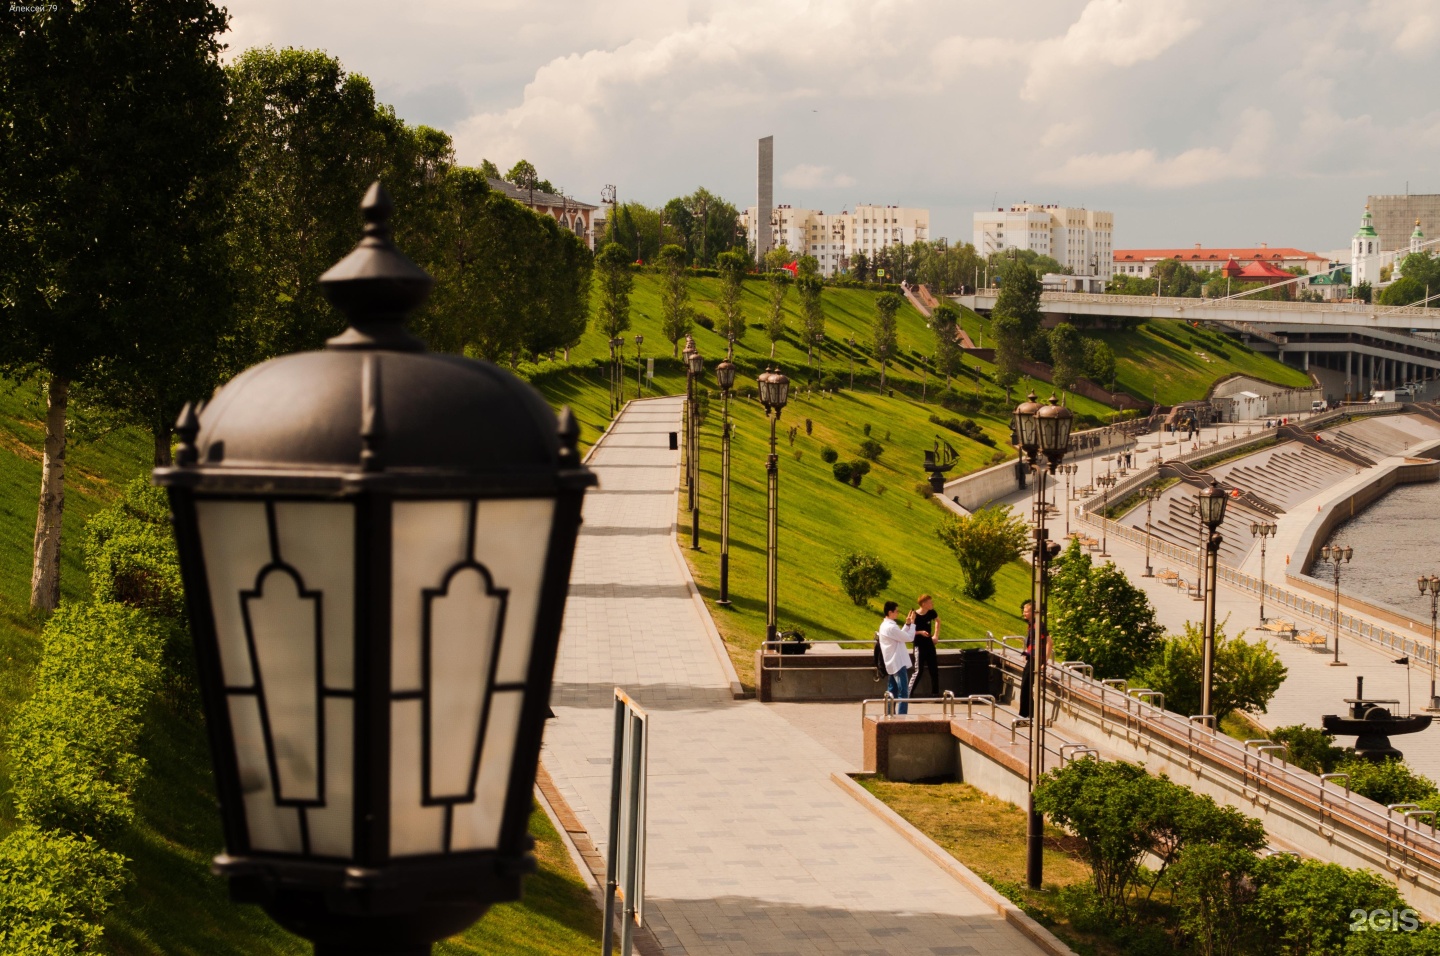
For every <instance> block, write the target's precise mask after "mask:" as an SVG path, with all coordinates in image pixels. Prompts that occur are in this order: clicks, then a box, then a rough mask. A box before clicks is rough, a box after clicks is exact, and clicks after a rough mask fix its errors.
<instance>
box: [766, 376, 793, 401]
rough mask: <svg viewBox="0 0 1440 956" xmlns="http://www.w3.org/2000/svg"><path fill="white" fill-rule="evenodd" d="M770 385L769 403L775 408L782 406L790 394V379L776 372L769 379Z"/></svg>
mask: <svg viewBox="0 0 1440 956" xmlns="http://www.w3.org/2000/svg"><path fill="white" fill-rule="evenodd" d="M770 386H771V390H772V392H771V395H772V397H771V400H770V404H772V405H774V406H775V407H776V408H784V407H785V402H786V401H787V400H788V398H789V396H790V379H789V378H787V377H786V376H784V375H782V374H780V373H779V372H776V373H775V375H774V377H773V378H771V379H770Z"/></svg>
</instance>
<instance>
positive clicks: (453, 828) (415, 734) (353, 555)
mask: <svg viewBox="0 0 1440 956" xmlns="http://www.w3.org/2000/svg"><path fill="white" fill-rule="evenodd" d="M361 209H362V212H363V214H364V219H365V227H364V238H363V239H362V240H361V241H360V243H359V245H357V246H356V247H355V249H354V250H353V251H352V252H351V253H350V254H349V255H347V256H346V257H345V258H344V259H342V260H341V261H340V262H339V263H338V264H336V265H335V266H334V267H332V268H331V269H330V270H329V271H327V272H326V273H325V274H324V275H322V276H321V277H320V286H321V289H322V290H323V292H324V294H325V297H326V298H327V299H328V300H329V301H330V303H331V304H332V305H333V306H335V307H336V308H337V309H338V310H339V311H340V312H342V313H344V315H345V317H346V318H347V320H348V322H349V327H348V328H347V329H346V330H345V331H344V332H343V333H341V334H340V335H338V336H336V337H335V338H332V339H330V340H329V342H327V343H326V347H325V349H324V350H322V351H318V352H303V353H298V354H294V355H285V356H281V357H280V358H276V359H272V360H270V361H268V362H265V363H263V364H261V365H258V366H256V367H254V368H251V369H248V370H247V371H245V372H243V373H241V374H240V375H238V376H236V377H235V378H233V379H231V380H230V382H229V383H228V384H226V385H225V386H224V387H223V388H222V389H220V390H219V392H217V393H216V395H215V396H214V398H212V399H211V400H210V401H209V402H208V403H206V404H205V406H204V407H203V410H202V409H199V408H197V407H195V406H193V405H190V404H187V405H186V406H185V408H184V410H183V411H182V412H181V415H180V419H179V421H178V422H177V423H176V427H175V431H176V434H177V435H178V437H179V446H178V448H177V449H176V453H175V460H174V464H173V465H172V466H170V467H163V468H157V469H156V470H155V474H154V477H155V481H156V483H157V484H159V485H161V486H162V487H164V488H165V489H166V491H167V493H168V495H169V501H170V508H171V513H172V515H173V523H174V528H175V537H176V548H177V553H178V555H179V562H180V571H181V575H182V577H183V580H184V585H185V600H186V608H187V618H188V621H189V627H190V631H191V634H192V636H193V639H194V644H195V662H196V669H197V685H198V688H199V691H200V697H201V701H202V703H203V706H204V712H205V724H206V730H207V732H208V737H209V744H210V751H211V757H212V760H213V763H214V774H215V784H216V794H217V796H218V798H219V808H220V817H221V823H222V832H223V836H224V841H225V850H224V852H223V853H222V854H221V855H219V856H217V857H216V858H215V861H214V869H215V872H217V873H218V874H220V875H221V876H224V877H225V878H226V879H227V880H228V881H229V884H230V892H231V897H232V898H233V899H235V900H236V901H239V902H250V903H258V904H259V905H261V906H262V907H263V908H264V909H265V911H266V912H267V913H269V914H270V916H271V917H272V918H274V919H275V921H276V922H278V923H279V924H280V925H282V926H284V927H285V928H286V929H288V930H290V931H292V932H294V933H297V934H299V935H301V936H303V937H305V938H307V939H309V940H311V941H312V942H313V943H314V952H315V953H316V956H342V954H359V953H363V954H367V956H420V954H426V953H429V952H430V950H431V945H432V944H433V943H434V942H435V941H437V940H440V939H444V938H446V937H448V936H451V935H453V934H455V933H458V932H460V931H461V930H463V929H465V928H466V927H467V926H469V925H470V924H471V923H472V922H474V921H475V920H476V919H478V918H479V917H480V916H481V915H482V914H483V913H484V912H485V911H486V910H487V909H488V908H489V907H490V906H491V905H492V904H494V903H498V902H503V901H508V900H516V899H519V898H520V893H521V881H522V879H523V878H524V876H525V874H527V873H530V872H532V871H533V870H534V869H535V859H534V857H533V856H532V854H531V848H532V847H533V846H534V840H533V839H532V838H531V837H530V835H529V832H528V826H529V820H530V811H531V806H532V802H531V801H532V799H533V796H532V795H533V791H534V786H535V772H536V765H537V762H538V760H539V755H540V739H541V731H542V729H543V727H544V722H545V717H546V714H547V711H548V701H549V697H550V686H551V681H552V678H553V674H554V666H555V656H556V652H557V650H558V646H559V640H560V626H561V620H562V618H563V615H564V610H565V599H566V594H567V591H568V587H569V578H570V568H571V562H572V559H573V556H574V550H575V539H576V533H577V532H578V530H579V525H580V509H581V504H582V501H583V498H584V494H585V490H586V489H587V488H588V487H590V486H592V485H593V484H594V483H595V479H594V476H593V475H592V474H591V473H590V471H589V470H588V469H586V468H585V466H584V465H583V464H581V461H580V456H579V454H578V451H577V448H576V445H577V439H578V437H579V431H578V428H577V427H576V423H575V419H574V417H573V416H572V415H571V414H570V412H569V411H568V410H566V411H562V412H561V413H560V415H559V418H558V420H557V417H556V416H555V414H554V413H553V412H552V411H551V410H550V408H549V407H548V406H547V405H546V403H545V400H544V399H543V398H542V397H541V396H540V394H539V393H537V392H536V391H535V390H534V389H532V388H531V387H530V386H529V385H527V384H525V383H524V382H522V381H521V380H520V379H518V378H516V377H515V376H513V375H511V374H510V373H509V372H507V371H505V370H504V369H501V368H498V367H496V366H494V365H492V364H490V363H488V362H483V361H476V360H473V359H468V358H464V357H462V356H458V355H434V354H431V353H429V352H427V351H426V350H425V347H424V345H423V344H422V343H421V342H420V341H419V340H418V339H416V338H414V337H413V336H411V335H410V334H409V333H408V332H407V331H406V330H405V328H404V317H405V315H406V314H407V313H409V312H410V311H411V310H413V309H414V308H415V307H416V306H418V305H419V304H420V303H421V302H423V301H424V299H425V297H426V295H427V294H428V293H429V291H430V287H431V284H432V283H431V279H430V277H429V276H428V275H426V274H425V273H424V272H423V271H422V270H421V269H420V268H419V267H417V266H416V265H415V264H413V263H412V262H410V261H409V260H408V259H406V258H405V257H404V256H403V255H401V253H400V252H399V251H398V250H397V249H396V248H395V246H394V244H393V243H392V242H391V240H390V227H389V220H390V217H391V215H392V214H393V212H394V206H393V205H392V204H391V201H390V197H389V196H388V195H387V194H386V193H385V191H384V189H382V188H381V186H380V184H379V183H376V184H374V185H373V186H372V187H371V188H370V190H369V192H368V193H367V194H366V196H365V200H364V203H363V205H362V207H361Z"/></svg>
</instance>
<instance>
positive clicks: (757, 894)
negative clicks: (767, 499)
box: [544, 399, 1039, 956]
mask: <svg viewBox="0 0 1440 956" xmlns="http://www.w3.org/2000/svg"><path fill="white" fill-rule="evenodd" d="M641 411H643V416H637V412H641ZM679 414H680V402H679V400H677V399H664V400H655V401H649V402H645V403H642V404H633V405H631V406H629V408H628V409H627V411H626V412H625V413H624V414H623V415H622V416H621V419H620V421H619V422H617V424H616V425H615V427H614V429H613V430H612V433H611V437H610V438H609V439H607V441H606V442H605V443H603V444H602V445H601V446H600V448H599V449H598V450H597V451H596V453H595V454H594V455H593V456H592V457H591V466H592V467H593V468H594V469H595V470H596V472H597V474H598V475H599V478H600V492H601V493H600V494H597V495H595V496H593V497H591V498H589V499H587V501H586V505H585V522H586V527H587V529H590V530H589V533H587V534H585V535H582V536H581V538H580V541H579V543H578V545H577V551H576V560H575V575H574V577H573V587H572V590H573V591H574V594H575V596H574V597H572V598H571V599H570V602H569V604H568V605H567V612H566V625H565V631H564V634H563V637H562V640H561V648H560V658H559V661H558V663H557V666H556V685H555V691H554V694H553V695H552V707H553V709H554V711H555V715H556V716H555V719H554V720H551V721H549V722H548V723H547V727H546V738H545V752H544V760H545V765H546V767H547V769H548V770H549V771H550V773H551V775H552V777H553V778H554V780H555V782H556V785H557V787H558V788H559V789H560V790H561V792H562V794H563V795H564V796H565V799H566V800H567V801H568V802H569V803H570V806H571V808H572V809H573V811H574V812H575V814H576V816H577V817H578V818H579V820H580V821H581V823H582V824H583V825H584V826H585V828H586V830H587V832H589V833H590V834H591V836H592V839H593V840H594V842H595V843H596V845H597V847H599V848H601V849H602V850H603V847H604V845H605V841H606V840H607V834H606V832H605V831H606V825H607V823H608V806H609V787H610V773H609V769H610V768H609V761H608V759H606V757H605V755H607V754H608V753H609V751H610V745H611V741H610V735H611V701H612V694H613V688H614V687H615V686H616V685H620V686H623V687H625V688H626V690H627V691H628V692H630V693H631V694H632V696H633V697H635V699H636V700H638V701H639V702H640V703H641V705H642V706H645V707H646V708H648V709H649V712H650V715H651V721H650V732H651V740H650V763H649V791H648V793H649V796H648V812H649V828H648V843H647V852H648V863H647V869H646V896H647V904H646V907H647V914H649V915H650V918H651V919H652V920H653V922H654V924H655V927H656V930H657V939H659V940H660V941H661V942H662V945H664V946H665V947H666V951H667V952H680V951H683V952H686V953H689V954H692V956H699V954H712V953H715V954H728V953H732V952H733V953H745V954H754V953H763V952H776V953H801V954H806V956H809V954H812V953H813V954H820V953H825V954H833V953H836V952H857V953H859V952H863V953H871V954H873V953H889V952H894V953H906V954H911V953H914V952H916V951H917V948H916V947H917V945H918V943H917V941H921V942H923V943H924V944H925V945H926V946H930V947H936V946H940V947H943V946H951V947H966V946H977V945H979V946H982V947H983V948H981V949H979V950H977V951H978V952H985V953H1004V954H1011V953H1016V954H1029V953H1036V952H1039V950H1038V949H1037V948H1036V947H1035V946H1034V945H1033V944H1032V943H1030V942H1029V940H1028V939H1026V938H1025V937H1024V936H1022V935H1021V934H1020V933H1019V932H1018V931H1016V930H1015V929H1014V928H1012V927H1010V926H1009V925H1008V924H1006V923H1005V922H1004V921H1003V920H1002V919H1001V918H1000V917H998V916H996V915H995V913H994V912H993V911H992V910H990V909H989V908H988V906H987V905H986V904H984V903H983V902H982V901H981V900H979V899H978V898H977V897H975V896H974V895H973V894H972V893H970V892H969V891H968V890H966V889H965V888H964V887H963V886H961V885H960V884H958V883H956V882H955V881H954V880H953V879H952V878H950V877H949V875H948V874H946V873H945V872H944V871H943V870H942V869H940V868H939V867H938V866H936V865H935V864H933V863H932V862H931V861H930V860H929V859H927V858H926V857H925V856H924V855H923V854H921V853H920V852H919V851H918V850H915V849H914V848H913V847H911V846H910V845H909V844H908V843H906V842H905V841H904V840H903V839H902V838H900V837H899V835H898V834H895V833H894V832H893V831H891V830H890V829H889V828H888V827H882V826H879V825H877V823H876V821H875V820H874V818H873V817H872V816H871V815H870V814H869V813H868V812H867V811H866V810H865V809H864V808H863V807H861V806H860V805H859V804H856V803H854V802H853V801H848V800H842V799H838V795H837V793H836V790H835V785H834V784H833V783H832V782H831V781H830V774H831V773H832V772H834V771H849V770H854V769H857V768H856V762H857V760H856V759H855V758H857V757H858V738H859V728H858V720H857V719H856V717H857V716H858V715H857V712H856V711H855V710H854V709H853V708H846V709H834V710H833V711H830V712H827V714H826V715H822V716H820V717H819V718H818V719H815V715H809V716H807V717H806V718H805V719H803V720H801V719H800V718H799V715H797V720H796V722H793V723H792V721H791V720H788V719H787V718H786V716H785V715H783V714H781V713H777V712H776V711H775V710H773V709H772V708H770V707H769V706H767V705H764V704H760V703H758V702H756V701H753V700H751V701H736V700H733V699H732V698H731V697H730V693H729V683H728V680H727V678H726V676H725V674H724V673H723V671H722V668H721V666H720V664H719V662H718V660H717V659H716V656H715V652H714V650H713V648H712V646H711V644H710V642H709V638H708V637H707V636H706V633H705V630H704V622H703V620H702V618H701V617H700V614H701V612H700V610H699V609H698V608H697V607H696V606H695V603H694V602H693V601H691V600H689V599H688V597H682V596H681V589H683V588H684V586H685V581H686V577H685V574H684V571H683V568H682V566H681V565H680V563H679V560H680V559H679V558H678V556H677V555H676V553H675V549H674V548H673V546H672V545H671V543H670V542H669V541H667V540H665V537H664V535H663V534H628V533H621V532H625V531H629V530H635V529H655V528H667V529H668V528H670V527H671V526H672V524H673V522H674V518H675V507H676V501H675V495H674V490H675V482H676V479H677V476H678V470H677V468H676V467H675V466H676V464H677V462H678V453H676V452H671V451H669V449H668V443H667V435H668V432H669V431H671V430H672V429H676V428H678V424H679V421H678V420H679ZM641 417H643V418H644V419H645V420H644V421H640V418H641ZM637 464H641V465H646V464H648V465H658V466H659V467H649V468H634V467H628V466H631V465H637ZM617 490H625V491H650V492H653V494H606V492H611V491H617ZM602 528H603V529H609V530H610V533H595V529H602ZM667 533H668V532H667ZM837 729H839V730H840V732H841V733H843V734H844V735H846V736H847V737H850V738H853V739H854V743H851V742H850V741H845V742H844V749H842V750H837V749H835V748H834V747H832V746H831V745H829V743H828V742H827V737H828V736H830V735H833V734H834V733H835V732H836V730H837ZM916 901H923V907H921V908H918V909H917V907H916ZM981 930H983V932H980V931H981ZM920 951H922V952H923V949H922V950H920ZM958 951H963V950H958Z"/></svg>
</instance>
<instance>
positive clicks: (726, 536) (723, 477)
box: [715, 337, 735, 607]
mask: <svg viewBox="0 0 1440 956" xmlns="http://www.w3.org/2000/svg"><path fill="white" fill-rule="evenodd" d="M734 349H735V341H734V338H733V337H732V338H731V341H730V350H731V353H733V352H734ZM733 357H734V356H733V354H727V355H726V356H725V361H723V362H721V363H720V364H719V365H717V366H715V381H716V382H717V383H719V385H720V395H721V398H722V400H723V402H724V406H723V407H724V412H723V413H722V415H721V419H720V599H719V600H718V601H717V602H716V603H717V604H719V605H721V606H722V607H729V606H730V390H731V389H732V388H734V387H735V363H734V362H733V361H731V359H732V358H733Z"/></svg>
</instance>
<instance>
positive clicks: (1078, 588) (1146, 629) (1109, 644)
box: [1048, 541, 1199, 713]
mask: <svg viewBox="0 0 1440 956" xmlns="http://www.w3.org/2000/svg"><path fill="white" fill-rule="evenodd" d="M1048 623H1049V626H1050V636H1051V638H1052V639H1053V640H1054V641H1055V651H1056V653H1057V654H1059V655H1060V657H1061V658H1062V659H1064V660H1072V661H1084V662H1085V663H1087V664H1089V665H1091V666H1092V667H1094V668H1095V675H1096V676H1097V677H1107V678H1108V677H1118V678H1128V677H1130V675H1132V674H1134V673H1135V672H1136V671H1137V670H1138V669H1139V668H1140V667H1141V666H1143V665H1144V664H1145V663H1146V662H1147V661H1148V660H1149V659H1150V657H1151V655H1153V654H1154V652H1155V649H1156V648H1157V647H1158V646H1159V644H1160V640H1161V638H1162V636H1163V635H1164V629H1163V628H1162V627H1161V626H1160V623H1159V622H1158V621H1157V620H1156V619H1155V608H1154V607H1152V606H1151V604H1150V599H1149V598H1148V597H1146V595H1145V592H1144V591H1142V590H1140V589H1139V588H1137V587H1135V585H1133V584H1131V583H1130V579H1129V578H1127V577H1126V576H1125V573H1124V572H1123V571H1121V570H1120V569H1119V568H1117V567H1115V565H1114V564H1113V563H1112V562H1106V563H1105V564H1103V565H1101V566H1100V567H1095V565H1094V563H1093V562H1092V561H1091V559H1090V555H1088V554H1086V553H1085V552H1084V551H1083V550H1081V548H1080V542H1079V541H1072V542H1070V547H1069V548H1068V549H1067V550H1066V551H1065V553H1064V554H1063V555H1061V556H1060V557H1059V558H1058V559H1056V561H1055V563H1054V565H1053V570H1052V571H1051V573H1050V609H1049V621H1048ZM1156 689H1157V690H1158V689H1159V688H1156ZM1165 699H1166V701H1167V702H1168V701H1169V699H1170V698H1169V697H1168V695H1167V697H1166V698H1165ZM1172 709H1173V708H1172ZM1185 713H1199V711H1186V712H1185Z"/></svg>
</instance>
